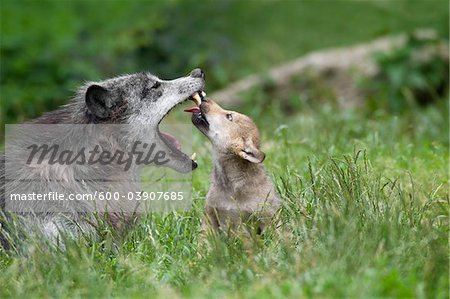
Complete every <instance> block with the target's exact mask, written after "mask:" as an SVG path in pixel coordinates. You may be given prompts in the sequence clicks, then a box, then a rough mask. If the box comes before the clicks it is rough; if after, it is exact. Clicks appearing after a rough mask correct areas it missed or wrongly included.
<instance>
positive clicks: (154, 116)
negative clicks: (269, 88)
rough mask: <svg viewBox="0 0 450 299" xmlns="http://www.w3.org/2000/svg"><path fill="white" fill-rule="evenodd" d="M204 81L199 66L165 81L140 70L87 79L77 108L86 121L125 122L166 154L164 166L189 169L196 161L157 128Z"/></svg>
mask: <svg viewBox="0 0 450 299" xmlns="http://www.w3.org/2000/svg"><path fill="white" fill-rule="evenodd" d="M204 84H205V75H204V73H203V71H202V70H200V69H194V70H193V71H192V72H191V73H190V74H189V75H188V76H186V77H182V78H178V79H174V80H168V81H166V80H161V79H160V78H158V77H156V76H154V75H152V74H150V73H145V72H142V73H137V74H132V75H126V76H122V77H117V78H113V79H109V80H105V81H101V82H90V83H88V84H86V85H85V86H84V87H83V88H81V89H80V90H79V92H78V93H79V94H78V98H81V97H83V98H84V102H83V103H82V105H83V107H84V108H83V109H79V110H78V111H81V113H83V114H84V115H83V116H84V118H86V117H87V122H88V123H98V124H102V123H104V124H127V125H128V127H129V128H130V132H131V134H133V135H134V136H133V137H134V138H135V139H138V140H143V138H144V139H145V140H147V141H150V142H151V143H155V144H156V147H157V148H158V149H159V150H163V151H164V152H165V153H166V154H167V155H168V158H169V162H168V163H167V164H166V165H165V166H168V167H170V168H172V169H174V170H176V171H179V172H189V171H191V170H192V169H195V168H196V167H197V164H196V163H195V162H194V161H192V160H191V159H190V158H189V156H187V155H186V154H185V153H183V152H181V150H180V146H179V142H177V140H176V139H175V138H174V137H173V136H171V135H169V134H166V133H161V132H160V130H159V124H160V123H161V121H162V119H163V118H164V117H165V116H166V115H167V114H168V113H169V112H170V110H171V109H172V108H174V107H175V106H176V105H178V104H180V103H181V102H183V101H185V100H187V99H189V98H190V97H191V95H193V94H194V93H196V92H198V91H202V90H203V88H204ZM82 118H83V117H79V118H76V117H75V120H76V119H82ZM144 135H145V136H144Z"/></svg>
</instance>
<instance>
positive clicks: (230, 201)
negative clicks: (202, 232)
mask: <svg viewBox="0 0 450 299" xmlns="http://www.w3.org/2000/svg"><path fill="white" fill-rule="evenodd" d="M191 110H192V109H191ZM192 112H193V115H192V121H193V123H194V125H195V126H196V127H197V128H198V129H199V130H200V131H201V132H203V133H204V134H205V135H206V136H207V137H208V138H209V139H210V141H211V143H212V146H213V162H214V169H213V173H212V175H211V185H210V189H209V191H208V194H207V197H206V204H205V219H204V221H203V227H204V229H209V228H212V229H213V230H214V231H218V230H221V231H232V232H234V231H235V230H236V229H237V227H238V226H240V225H241V224H242V223H244V222H247V221H248V220H251V221H252V223H254V224H256V230H257V231H258V232H261V231H263V230H264V228H265V227H266V226H267V225H268V224H269V223H270V221H271V220H272V218H273V216H274V215H275V213H276V211H277V210H278V208H279V207H280V204H281V203H280V200H279V198H278V197H277V194H276V192H275V188H274V184H273V182H272V180H271V179H270V177H269V176H268V175H267V174H266V171H265V169H264V166H263V164H262V162H263V160H264V158H265V155H264V153H263V152H261V151H260V150H259V146H260V137H259V132H258V129H257V127H256V125H255V124H254V123H253V121H252V120H251V119H250V118H249V117H247V116H245V115H243V114H240V113H237V112H234V111H226V110H224V109H222V108H221V107H220V106H219V105H217V104H216V103H215V102H213V101H211V100H208V101H203V102H202V103H201V104H200V106H199V108H198V109H194V110H192Z"/></svg>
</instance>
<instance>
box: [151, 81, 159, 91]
mask: <svg viewBox="0 0 450 299" xmlns="http://www.w3.org/2000/svg"><path fill="white" fill-rule="evenodd" d="M160 86H161V83H160V82H158V81H155V83H153V86H152V87H151V88H152V89H157V88H158V87H160Z"/></svg>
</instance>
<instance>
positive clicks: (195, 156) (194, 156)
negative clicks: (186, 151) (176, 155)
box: [191, 153, 197, 161]
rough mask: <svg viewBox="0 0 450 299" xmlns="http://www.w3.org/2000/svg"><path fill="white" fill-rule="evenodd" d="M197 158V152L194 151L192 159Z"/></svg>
mask: <svg viewBox="0 0 450 299" xmlns="http://www.w3.org/2000/svg"><path fill="white" fill-rule="evenodd" d="M195 158H197V153H193V154H192V156H191V160H194V161H195Z"/></svg>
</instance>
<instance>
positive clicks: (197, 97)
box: [158, 90, 206, 169]
mask: <svg viewBox="0 0 450 299" xmlns="http://www.w3.org/2000/svg"><path fill="white" fill-rule="evenodd" d="M186 100H191V101H193V102H194V103H195V104H196V105H197V106H196V107H192V108H190V109H186V110H184V111H186V112H192V113H195V114H197V113H200V108H199V106H200V104H201V102H202V101H206V93H205V92H204V91H203V90H199V91H196V92H195V93H193V94H192V95H191V96H189V98H187V99H186ZM183 102H184V101H183ZM176 106H178V105H176ZM176 106H174V107H172V109H173V108H175V107H176ZM172 109H170V110H169V111H168V112H167V114H166V115H165V116H167V115H168V114H169V113H170V111H172ZM200 114H201V113H200ZM163 119H164V118H163ZM161 121H162V120H161ZM158 134H159V137H160V138H161V140H162V141H163V142H164V143H165V144H166V145H167V146H168V147H169V148H170V149H171V150H172V151H173V152H174V153H176V154H177V155H179V156H186V154H185V153H183V152H182V151H181V143H180V142H179V141H178V139H177V138H176V137H175V136H173V135H171V134H169V133H166V132H161V131H160V130H159V126H158ZM190 159H191V160H192V166H193V169H195V168H196V167H197V161H196V153H193V154H192V155H191V157H190Z"/></svg>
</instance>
